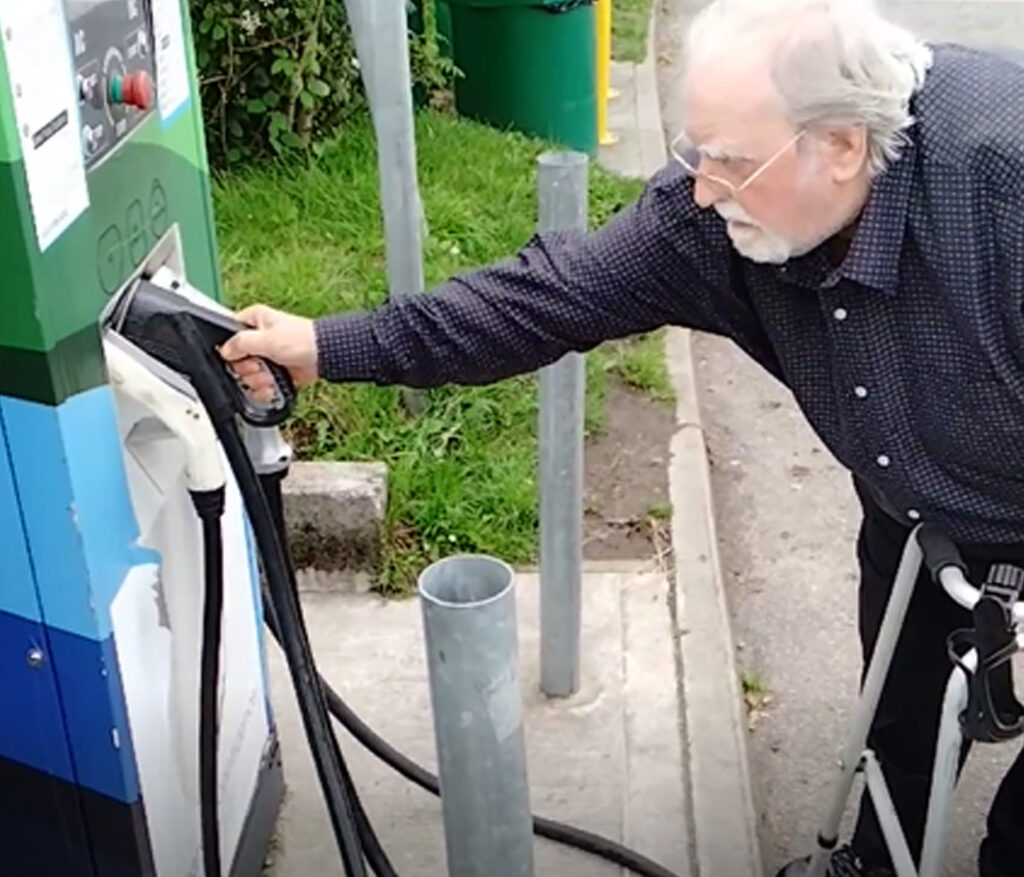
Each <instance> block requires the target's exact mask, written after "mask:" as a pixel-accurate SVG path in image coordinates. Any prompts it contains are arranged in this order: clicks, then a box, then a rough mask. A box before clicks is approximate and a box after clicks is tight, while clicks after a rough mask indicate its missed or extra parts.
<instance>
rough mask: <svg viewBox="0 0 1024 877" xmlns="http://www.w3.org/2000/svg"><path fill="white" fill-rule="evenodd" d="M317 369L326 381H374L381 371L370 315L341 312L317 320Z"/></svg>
mask: <svg viewBox="0 0 1024 877" xmlns="http://www.w3.org/2000/svg"><path fill="white" fill-rule="evenodd" d="M313 330H314V332H315V334H316V358H317V372H318V373H319V375H320V377H321V378H323V379H324V380H325V381H331V382H336V383H340V382H343V381H350V382H351V381H373V380H376V379H378V377H379V375H380V370H381V365H382V364H381V362H380V354H379V351H378V349H377V342H376V337H375V334H374V331H373V328H372V326H371V317H370V315H369V314H365V313H356V314H337V315H334V316H330V317H321V318H320V319H318V320H315V321H314V323H313Z"/></svg>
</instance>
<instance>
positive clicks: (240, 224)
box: [214, 113, 667, 592]
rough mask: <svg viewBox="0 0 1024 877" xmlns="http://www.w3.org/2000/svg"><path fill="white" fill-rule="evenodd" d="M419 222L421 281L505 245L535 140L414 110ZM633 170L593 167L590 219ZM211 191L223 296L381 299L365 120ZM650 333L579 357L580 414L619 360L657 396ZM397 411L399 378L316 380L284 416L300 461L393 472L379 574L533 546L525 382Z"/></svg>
mask: <svg viewBox="0 0 1024 877" xmlns="http://www.w3.org/2000/svg"><path fill="white" fill-rule="evenodd" d="M417 141H418V147H419V171H420V183H421V189H422V194H423V199H424V207H425V212H426V215H427V222H428V226H429V231H430V233H429V239H428V241H427V242H426V245H425V252H424V268H425V273H426V277H427V285H428V287H429V286H431V285H434V284H437V283H438V282H441V281H443V280H445V279H446V278H448V277H449V276H451V275H452V274H455V273H457V272H460V271H465V270H468V269H470V268H472V267H476V266H479V265H482V264H485V263H488V262H490V261H493V260H495V259H498V258H504V257H506V256H508V255H510V254H512V253H513V252H514V251H515V250H516V249H517V248H519V247H520V246H521V245H522V244H524V243H525V242H526V241H527V240H528V239H529V237H530V236H531V234H532V233H533V231H534V227H535V216H536V207H535V193H534V186H535V171H534V160H535V158H536V156H537V154H538V153H539V152H540V151H542V150H543V149H544V148H545V145H544V144H542V143H539V142H537V141H533V140H530V139H528V138H526V137H522V136H519V135H516V134H506V133H500V132H496V131H493V130H491V129H489V128H485V127H483V126H480V125H476V124H473V123H470V122H467V121H465V120H460V119H457V118H454V117H450V116H446V115H442V114H437V113H423V114H421V115H419V116H418V119H417ZM640 185H641V184H640V183H638V182H635V181H626V180H622V179H619V178H616V177H613V176H611V175H609V174H606V173H604V172H602V171H600V170H599V169H598V168H596V167H595V168H593V169H592V171H591V186H590V207H591V225H592V227H593V226H596V225H597V224H599V223H601V222H603V221H604V220H606V219H607V218H608V217H610V216H611V215H612V214H613V213H615V212H617V211H618V210H619V209H620V208H622V207H623V206H625V205H626V204H627V203H628V202H629V201H631V200H632V199H633V198H634V197H635V196H636V195H637V194H638V192H639V189H640ZM214 197H215V201H216V207H217V216H218V224H219V243H220V250H221V262H222V265H223V267H224V275H225V281H226V286H227V293H228V297H229V299H230V301H231V303H232V304H233V305H234V306H242V305H244V304H248V303H251V302H255V301H262V302H266V303H268V304H271V305H273V306H276V307H280V308H284V309H288V310H291V311H294V312H297V313H302V314H306V315H309V316H316V315H321V314H326V313H333V312H339V311H345V310H350V309H354V308H367V307H372V306H374V305H377V304H379V303H381V302H383V301H384V300H385V298H386V277H385V262H384V243H383V232H382V228H381V220H380V215H379V197H378V180H377V171H376V154H375V148H374V144H373V136H372V131H371V129H370V127H369V125H368V124H365V123H363V124H359V125H356V126H353V127H352V128H350V129H348V130H346V131H345V132H344V133H343V134H342V135H341V137H340V139H339V140H338V141H337V143H336V144H334V145H332V146H331V147H330V148H328V149H327V151H326V152H325V154H324V155H323V157H322V158H321V159H320V161H318V162H317V163H316V164H315V165H314V166H310V167H305V166H303V167H294V166H293V167H281V166H278V167H274V168H271V169H267V170H260V171H250V172H246V173H243V174H239V175H234V176H231V177H228V178H225V179H220V180H218V181H217V182H216V183H215V188H214ZM658 343H659V341H658V339H657V337H656V336H654V337H652V338H650V339H648V338H641V339H639V340H637V341H635V342H633V343H619V344H617V345H615V346H614V347H613V348H610V349H607V350H605V349H601V350H598V351H595V352H594V353H592V354H591V355H589V356H588V358H587V365H588V398H587V427H588V430H589V431H591V432H592V431H594V430H598V429H600V427H601V424H602V418H603V406H602V401H603V397H604V384H605V380H606V377H607V375H608V374H609V373H616V374H618V375H620V376H621V377H623V379H624V380H627V381H628V382H630V383H632V384H633V385H635V386H638V387H642V388H644V389H647V390H650V391H651V392H652V393H654V394H662V393H663V392H664V390H665V388H666V387H667V379H666V378H665V377H664V367H663V366H662V373H661V374H659V372H658V368H657V362H656V350H657V345H658ZM426 401H427V410H426V411H425V412H424V413H423V414H421V415H420V416H419V417H416V418H413V417H410V416H407V414H406V413H405V409H404V407H403V405H402V402H401V394H400V391H399V390H398V389H397V388H393V387H378V386H375V385H370V384H354V385H323V384H321V385H318V386H316V387H312V388H308V389H306V390H304V391H303V393H302V397H301V400H300V405H299V408H298V411H297V414H296V417H295V419H294V421H293V424H294V425H293V426H292V427H291V428H290V434H291V439H292V441H293V443H294V444H295V446H296V449H297V451H298V452H299V455H300V457H301V458H303V459H318V460H370V459H373V460H382V461H384V462H385V463H387V464H388V466H389V469H390V496H389V502H388V517H387V522H386V526H387V534H386V535H387V544H386V546H385V564H384V569H383V574H382V580H381V587H382V589H383V590H385V591H388V592H402V591H404V590H406V589H407V588H408V587H409V585H410V584H411V583H412V582H413V581H414V580H415V576H416V574H417V573H418V572H419V571H420V570H421V569H422V567H423V565H424V564H426V563H428V562H430V561H432V560H434V559H437V558H439V557H442V556H445V555H447V554H451V553H454V552H463V551H469V552H486V553H491V554H494V555H496V556H499V557H501V558H503V559H504V560H507V561H509V562H512V563H526V562H533V561H534V560H535V558H536V527H537V499H536V482H535V465H536V463H535V461H536V433H535V425H536V419H537V400H536V380H535V377H534V376H532V375H531V376H522V377H518V378H513V379H510V380H507V381H503V382H501V383H498V384H494V385H491V386H487V387H445V388H440V389H437V390H432V391H429V392H428V393H427V394H426Z"/></svg>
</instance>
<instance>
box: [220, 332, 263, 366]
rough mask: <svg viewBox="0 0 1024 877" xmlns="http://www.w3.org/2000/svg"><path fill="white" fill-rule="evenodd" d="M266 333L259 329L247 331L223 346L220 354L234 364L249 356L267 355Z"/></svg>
mask: <svg viewBox="0 0 1024 877" xmlns="http://www.w3.org/2000/svg"><path fill="white" fill-rule="evenodd" d="M266 341H267V338H266V333H265V332H262V331H260V330H259V329H245V330H243V331H241V332H239V333H237V334H236V335H234V336H232V337H231V338H229V339H228V340H227V341H225V342H224V344H222V345H221V348H220V353H221V356H223V357H224V358H225V359H226V360H229V361H231V362H234V361H235V360H238V359H245V358H246V357H247V356H265V355H266V346H267V345H266Z"/></svg>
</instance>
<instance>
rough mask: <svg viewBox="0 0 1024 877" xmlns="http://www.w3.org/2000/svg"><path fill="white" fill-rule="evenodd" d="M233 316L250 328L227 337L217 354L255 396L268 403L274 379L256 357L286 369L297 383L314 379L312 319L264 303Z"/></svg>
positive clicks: (314, 354)
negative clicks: (278, 309) (229, 365)
mask: <svg viewBox="0 0 1024 877" xmlns="http://www.w3.org/2000/svg"><path fill="white" fill-rule="evenodd" d="M235 316H236V319H237V320H238V321H239V322H241V323H245V324H246V325H248V326H252V327H253V328H252V329H246V330H244V331H242V332H239V333H238V334H237V335H235V336H234V337H233V338H230V339H228V341H227V342H226V343H225V344H224V345H223V346H222V347H221V349H220V354H221V356H223V357H224V359H226V360H227V361H228V362H229V363H230V364H231V367H232V368H233V369H234V370H235V372H236V373H237V374H238V376H239V377H241V378H242V380H243V381H244V382H245V385H246V386H247V387H248V388H249V390H250V392H251V394H252V396H253V397H254V398H255V399H257V400H259V401H261V402H270V401H272V400H273V398H274V379H273V378H272V377H271V376H270V373H269V372H268V371H267V369H266V368H265V367H264V365H263V363H262V362H260V360H259V359H257V358H256V357H262V358H263V359H268V360H270V361H271V362H275V363H277V364H278V365H280V366H283V367H284V368H286V369H287V370H288V372H289V373H290V374H291V377H292V380H293V381H295V383H296V384H297V385H302V384H308V383H312V382H313V381H315V380H316V379H317V350H316V333H315V331H314V329H313V321H312V320H308V319H306V318H304V317H297V316H295V315H294V314H286V313H284V312H283V311H276V310H274V309H273V308H268V307H267V306H266V305H253V306H252V307H248V308H245V309H244V310H242V311H239V312H238V313H237V314H236V315H235Z"/></svg>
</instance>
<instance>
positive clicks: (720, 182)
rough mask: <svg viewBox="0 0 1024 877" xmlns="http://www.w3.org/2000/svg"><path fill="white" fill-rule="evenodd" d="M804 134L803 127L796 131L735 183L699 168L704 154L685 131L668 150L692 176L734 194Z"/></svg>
mask: <svg viewBox="0 0 1024 877" xmlns="http://www.w3.org/2000/svg"><path fill="white" fill-rule="evenodd" d="M803 135H804V129H801V130H800V131H797V132H796V134H795V135H794V136H793V137H791V138H790V139H789V140H787V141H786V143H784V144H783V145H782V146H781V147H780V148H779V150H778V151H777V152H775V154H774V155H772V156H771V158H769V159H768V160H767V161H765V162H764V163H763V164H762V165H761V166H760V167H757V168H755V169H754V170H753V171H752V172H750V173H749V174H747V176H746V177H744V178H743V181H742V182H740V183H735V182H733V181H732V180H729V179H726V177H724V176H721V175H720V174H709V173H704V172H703V171H701V169H700V165H701V162H702V161H703V160H704V158H705V156H704V155H703V154H702V153H701V151H700V148H699V147H698V146H695V145H694V144H693V142H692V141H691V140H690V139H689V138H688V137H687V136H686V132H685V131H684V132H681V133H680V134H679V135H678V136H677V137H676V138H675V139H674V140H673V141H672V142H671V143H670V144H669V151H670V152H671V153H672V157H673V158H674V159H675V160H676V161H678V162H679V163H680V164H681V165H682V166H683V167H684V168H685V169H686V170H687V172H688V173H690V174H692V175H693V176H694V177H698V178H700V179H702V180H707V181H708V182H710V183H713V184H714V185H716V186H720V187H721V188H723V189H725V190H726V191H728V192H729V193H730V194H732V195H735V194H737V193H739V192H742V191H743V190H744V189H745V188H747V186H749V185H750V184H751V183H753V182H754V180H756V179H757V178H758V177H759V176H761V174H763V173H764V172H765V171H766V170H768V168H770V167H771V166H772V165H773V164H774V163H775V162H776V161H778V160H779V158H781V157H782V156H783V155H784V154H785V152H786V150H787V149H789V148H790V147H791V146H792V145H793V144H794V143H796V142H797V141H798V140H799V139H800V138H801V137H802V136H803Z"/></svg>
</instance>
